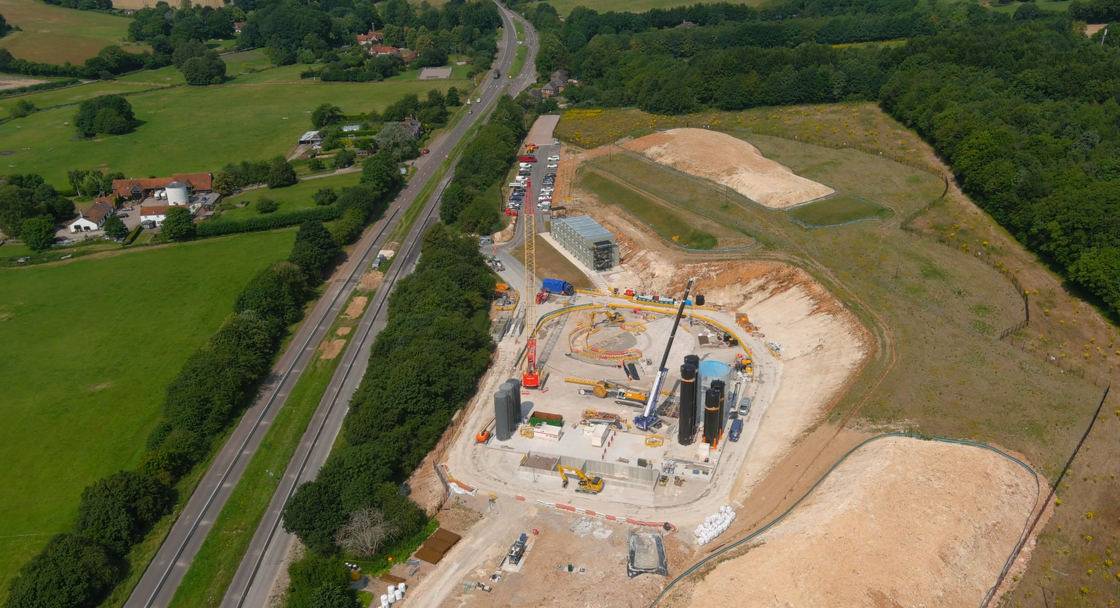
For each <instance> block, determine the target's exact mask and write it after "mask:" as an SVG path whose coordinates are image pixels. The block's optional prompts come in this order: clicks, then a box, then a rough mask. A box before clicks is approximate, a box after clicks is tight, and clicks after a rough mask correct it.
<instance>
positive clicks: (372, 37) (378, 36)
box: [358, 28, 385, 46]
mask: <svg viewBox="0 0 1120 608" xmlns="http://www.w3.org/2000/svg"><path fill="white" fill-rule="evenodd" d="M382 40H385V34H383V33H382V32H376V31H374V30H373V28H370V30H369V33H368V34H358V44H360V45H362V46H370V45H372V44H373V43H374V42H381V41H382Z"/></svg>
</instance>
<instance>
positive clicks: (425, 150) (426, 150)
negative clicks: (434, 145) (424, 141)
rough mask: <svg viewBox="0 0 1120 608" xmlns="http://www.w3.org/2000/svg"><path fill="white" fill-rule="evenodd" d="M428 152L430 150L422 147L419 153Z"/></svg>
mask: <svg viewBox="0 0 1120 608" xmlns="http://www.w3.org/2000/svg"><path fill="white" fill-rule="evenodd" d="M428 152H431V150H429V149H427V148H424V149H423V150H421V151H420V153H421V154H427V153H428Z"/></svg>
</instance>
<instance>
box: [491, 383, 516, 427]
mask: <svg viewBox="0 0 1120 608" xmlns="http://www.w3.org/2000/svg"><path fill="white" fill-rule="evenodd" d="M507 389H508V387H507V386H506V385H505V384H503V385H502V386H501V388H500V389H499V390H498V392H496V393H494V436H495V437H497V439H498V441H509V438H510V436H512V435H513V432H512V431H511V430H510V421H509V412H510V407H509V402H510V401H512V400H513V397H512V396H510V394H509V390H507Z"/></svg>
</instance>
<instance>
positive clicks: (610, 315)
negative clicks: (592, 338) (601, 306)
mask: <svg viewBox="0 0 1120 608" xmlns="http://www.w3.org/2000/svg"><path fill="white" fill-rule="evenodd" d="M599 315H603V316H605V317H606V318H607V319H606V321H607V325H613V324H615V323H622V322H624V321H625V320H626V319H625V317H623V316H622V313H618V312H614V311H610V310H596V311H594V312H592V313H591V327H595V317H597V316H599Z"/></svg>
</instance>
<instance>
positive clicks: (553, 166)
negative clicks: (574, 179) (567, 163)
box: [548, 165, 556, 169]
mask: <svg viewBox="0 0 1120 608" xmlns="http://www.w3.org/2000/svg"><path fill="white" fill-rule="evenodd" d="M548 168H549V169H555V168H556V165H549V166H548Z"/></svg>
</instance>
